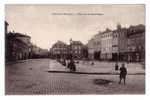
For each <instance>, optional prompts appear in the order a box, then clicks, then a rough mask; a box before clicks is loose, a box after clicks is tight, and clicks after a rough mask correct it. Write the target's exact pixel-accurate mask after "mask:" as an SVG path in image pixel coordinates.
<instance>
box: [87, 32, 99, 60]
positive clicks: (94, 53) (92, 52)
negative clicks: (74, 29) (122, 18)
mask: <svg viewBox="0 0 150 100" xmlns="http://www.w3.org/2000/svg"><path fill="white" fill-rule="evenodd" d="M87 47H88V58H89V59H91V60H92V59H96V60H100V59H101V56H100V55H101V33H99V34H96V35H95V36H94V37H93V38H92V39H91V40H89V41H88V43H87Z"/></svg>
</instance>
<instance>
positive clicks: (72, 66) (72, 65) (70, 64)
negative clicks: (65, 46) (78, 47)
mask: <svg viewBox="0 0 150 100" xmlns="http://www.w3.org/2000/svg"><path fill="white" fill-rule="evenodd" d="M61 63H62V65H64V66H67V68H68V69H69V70H70V72H75V71H76V65H75V62H74V60H73V59H69V60H68V62H66V60H65V59H63V61H62V62H61Z"/></svg>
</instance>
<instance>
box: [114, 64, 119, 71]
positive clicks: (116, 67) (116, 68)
mask: <svg viewBox="0 0 150 100" xmlns="http://www.w3.org/2000/svg"><path fill="white" fill-rule="evenodd" d="M118 68H119V66H118V63H116V64H115V70H116V71H118Z"/></svg>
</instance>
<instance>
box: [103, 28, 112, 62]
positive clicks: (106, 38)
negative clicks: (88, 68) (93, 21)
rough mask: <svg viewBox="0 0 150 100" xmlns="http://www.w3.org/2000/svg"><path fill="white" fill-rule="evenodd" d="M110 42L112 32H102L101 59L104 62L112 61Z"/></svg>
mask: <svg viewBox="0 0 150 100" xmlns="http://www.w3.org/2000/svg"><path fill="white" fill-rule="evenodd" d="M112 41H113V32H112V31H108V32H104V33H103V34H102V35H101V58H102V59H104V60H111V59H112Z"/></svg>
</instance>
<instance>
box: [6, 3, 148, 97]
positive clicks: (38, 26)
mask: <svg viewBox="0 0 150 100" xmlns="http://www.w3.org/2000/svg"><path fill="white" fill-rule="evenodd" d="M144 7H145V6H144V5H142V4H137V5H115V4H114V5H6V7H5V8H6V9H5V13H6V17H5V94H6V95H33V94H34V95H51V94H56V95H57V94H63V95H66V94H71V95H72V94H75V95H77V94H145V69H146V68H145V8H144ZM22 12H24V13H22Z"/></svg>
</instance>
